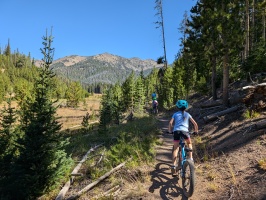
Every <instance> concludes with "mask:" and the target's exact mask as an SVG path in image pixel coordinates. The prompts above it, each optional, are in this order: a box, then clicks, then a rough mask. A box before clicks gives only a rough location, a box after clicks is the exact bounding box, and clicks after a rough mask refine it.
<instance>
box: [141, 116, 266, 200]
mask: <svg viewBox="0 0 266 200" xmlns="http://www.w3.org/2000/svg"><path fill="white" fill-rule="evenodd" d="M170 117H171V116H170V115H169V116H158V127H159V128H160V129H161V131H162V134H161V135H160V139H161V140H162V145H160V146H158V147H157V156H156V165H155V167H154V169H153V170H152V171H151V173H150V176H151V179H150V184H149V186H146V187H148V188H147V189H148V190H149V195H148V196H146V197H142V198H140V199H142V200H153V199H163V200H171V199H177V200H180V199H181V200H186V199H188V198H186V197H184V196H183V195H182V183H181V179H180V178H178V177H172V175H171V173H170V169H169V167H170V166H171V148H172V135H170V134H165V133H166V131H167V127H168V122H169V120H170ZM260 119H265V118H264V116H262V117H261V118H260ZM198 122H199V127H200V128H201V127H203V126H204V129H206V131H205V132H204V133H202V137H205V138H209V139H208V140H209V141H210V142H209V143H208V145H209V147H212V146H213V147H216V149H217V148H218V149H220V152H222V153H221V154H220V155H219V156H213V157H211V158H209V159H208V160H207V161H205V162H201V161H198V160H195V168H196V187H195V191H194V194H193V196H192V197H191V198H189V200H228V199H230V200H266V173H265V171H263V170H261V169H259V167H258V160H260V159H262V158H266V157H265V156H266V131H265V130H260V131H250V129H248V127H249V125H250V123H251V122H250V121H247V120H244V121H239V113H237V112H236V113H234V114H231V115H229V116H226V117H224V118H222V119H219V121H218V123H217V121H216V122H212V123H209V124H202V123H201V122H200V120H199V121H198ZM238 127H239V130H238ZM247 130H249V131H247ZM193 140H195V139H193V138H192V141H193ZM193 143H194V141H193ZM229 147H231V148H229ZM195 150H196V151H197V150H198V149H195ZM208 153H211V151H210V152H207V154H208ZM204 154H206V152H205V153H204ZM194 155H195V154H194ZM194 158H195V157H194Z"/></svg>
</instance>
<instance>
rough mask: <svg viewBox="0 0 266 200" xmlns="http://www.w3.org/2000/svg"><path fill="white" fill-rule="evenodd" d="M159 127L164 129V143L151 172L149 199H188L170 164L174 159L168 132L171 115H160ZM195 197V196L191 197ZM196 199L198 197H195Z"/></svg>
mask: <svg viewBox="0 0 266 200" xmlns="http://www.w3.org/2000/svg"><path fill="white" fill-rule="evenodd" d="M158 120H159V124H158V125H159V128H160V129H161V131H162V134H161V135H160V139H161V141H162V145H161V146H158V148H157V156H156V166H155V169H154V171H152V172H151V182H152V184H151V186H150V187H149V192H150V194H151V195H150V196H149V197H148V198H147V199H163V200H168V199H182V200H185V199H188V198H186V197H184V196H183V195H182V183H181V179H180V178H178V177H172V175H171V171H170V166H171V163H172V162H171V160H172V154H171V149H172V145H173V142H172V135H171V134H166V131H167V127H168V122H169V120H170V117H167V116H159V117H158ZM190 199H193V198H190ZM194 199H196V198H194Z"/></svg>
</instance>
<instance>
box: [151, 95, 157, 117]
mask: <svg viewBox="0 0 266 200" xmlns="http://www.w3.org/2000/svg"><path fill="white" fill-rule="evenodd" d="M152 111H153V113H154V114H157V113H158V101H157V99H156V97H153V98H152Z"/></svg>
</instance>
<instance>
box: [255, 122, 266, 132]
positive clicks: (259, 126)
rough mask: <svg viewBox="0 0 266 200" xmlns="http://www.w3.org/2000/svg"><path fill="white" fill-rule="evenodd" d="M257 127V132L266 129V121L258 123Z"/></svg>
mask: <svg viewBox="0 0 266 200" xmlns="http://www.w3.org/2000/svg"><path fill="white" fill-rule="evenodd" d="M255 127H256V129H257V130H259V129H262V128H266V120H263V121H261V122H258V123H256V124H255Z"/></svg>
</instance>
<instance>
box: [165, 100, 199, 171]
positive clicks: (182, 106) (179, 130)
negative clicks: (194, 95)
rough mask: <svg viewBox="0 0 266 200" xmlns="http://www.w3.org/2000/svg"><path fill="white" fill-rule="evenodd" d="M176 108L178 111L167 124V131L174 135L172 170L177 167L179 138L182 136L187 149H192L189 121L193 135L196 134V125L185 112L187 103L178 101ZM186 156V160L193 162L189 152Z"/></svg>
mask: <svg viewBox="0 0 266 200" xmlns="http://www.w3.org/2000/svg"><path fill="white" fill-rule="evenodd" d="M176 106H177V108H178V109H179V111H177V112H176V113H174V114H173V116H172V118H171V120H170V122H169V127H168V131H169V132H170V133H172V132H173V134H174V147H173V155H172V161H173V166H172V169H175V168H176V166H177V155H178V151H179V140H180V136H182V137H183V138H184V139H185V140H186V143H187V145H188V147H189V148H190V149H192V142H191V139H190V135H189V131H188V129H189V121H191V122H192V124H193V125H194V131H195V133H198V124H197V123H196V121H195V120H194V119H193V118H192V116H191V115H190V114H189V113H188V112H186V111H185V110H186V109H187V108H188V102H187V101H186V100H178V101H177V102H176ZM188 156H189V158H188V159H191V160H193V158H192V152H191V151H190V152H189V153H188Z"/></svg>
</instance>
